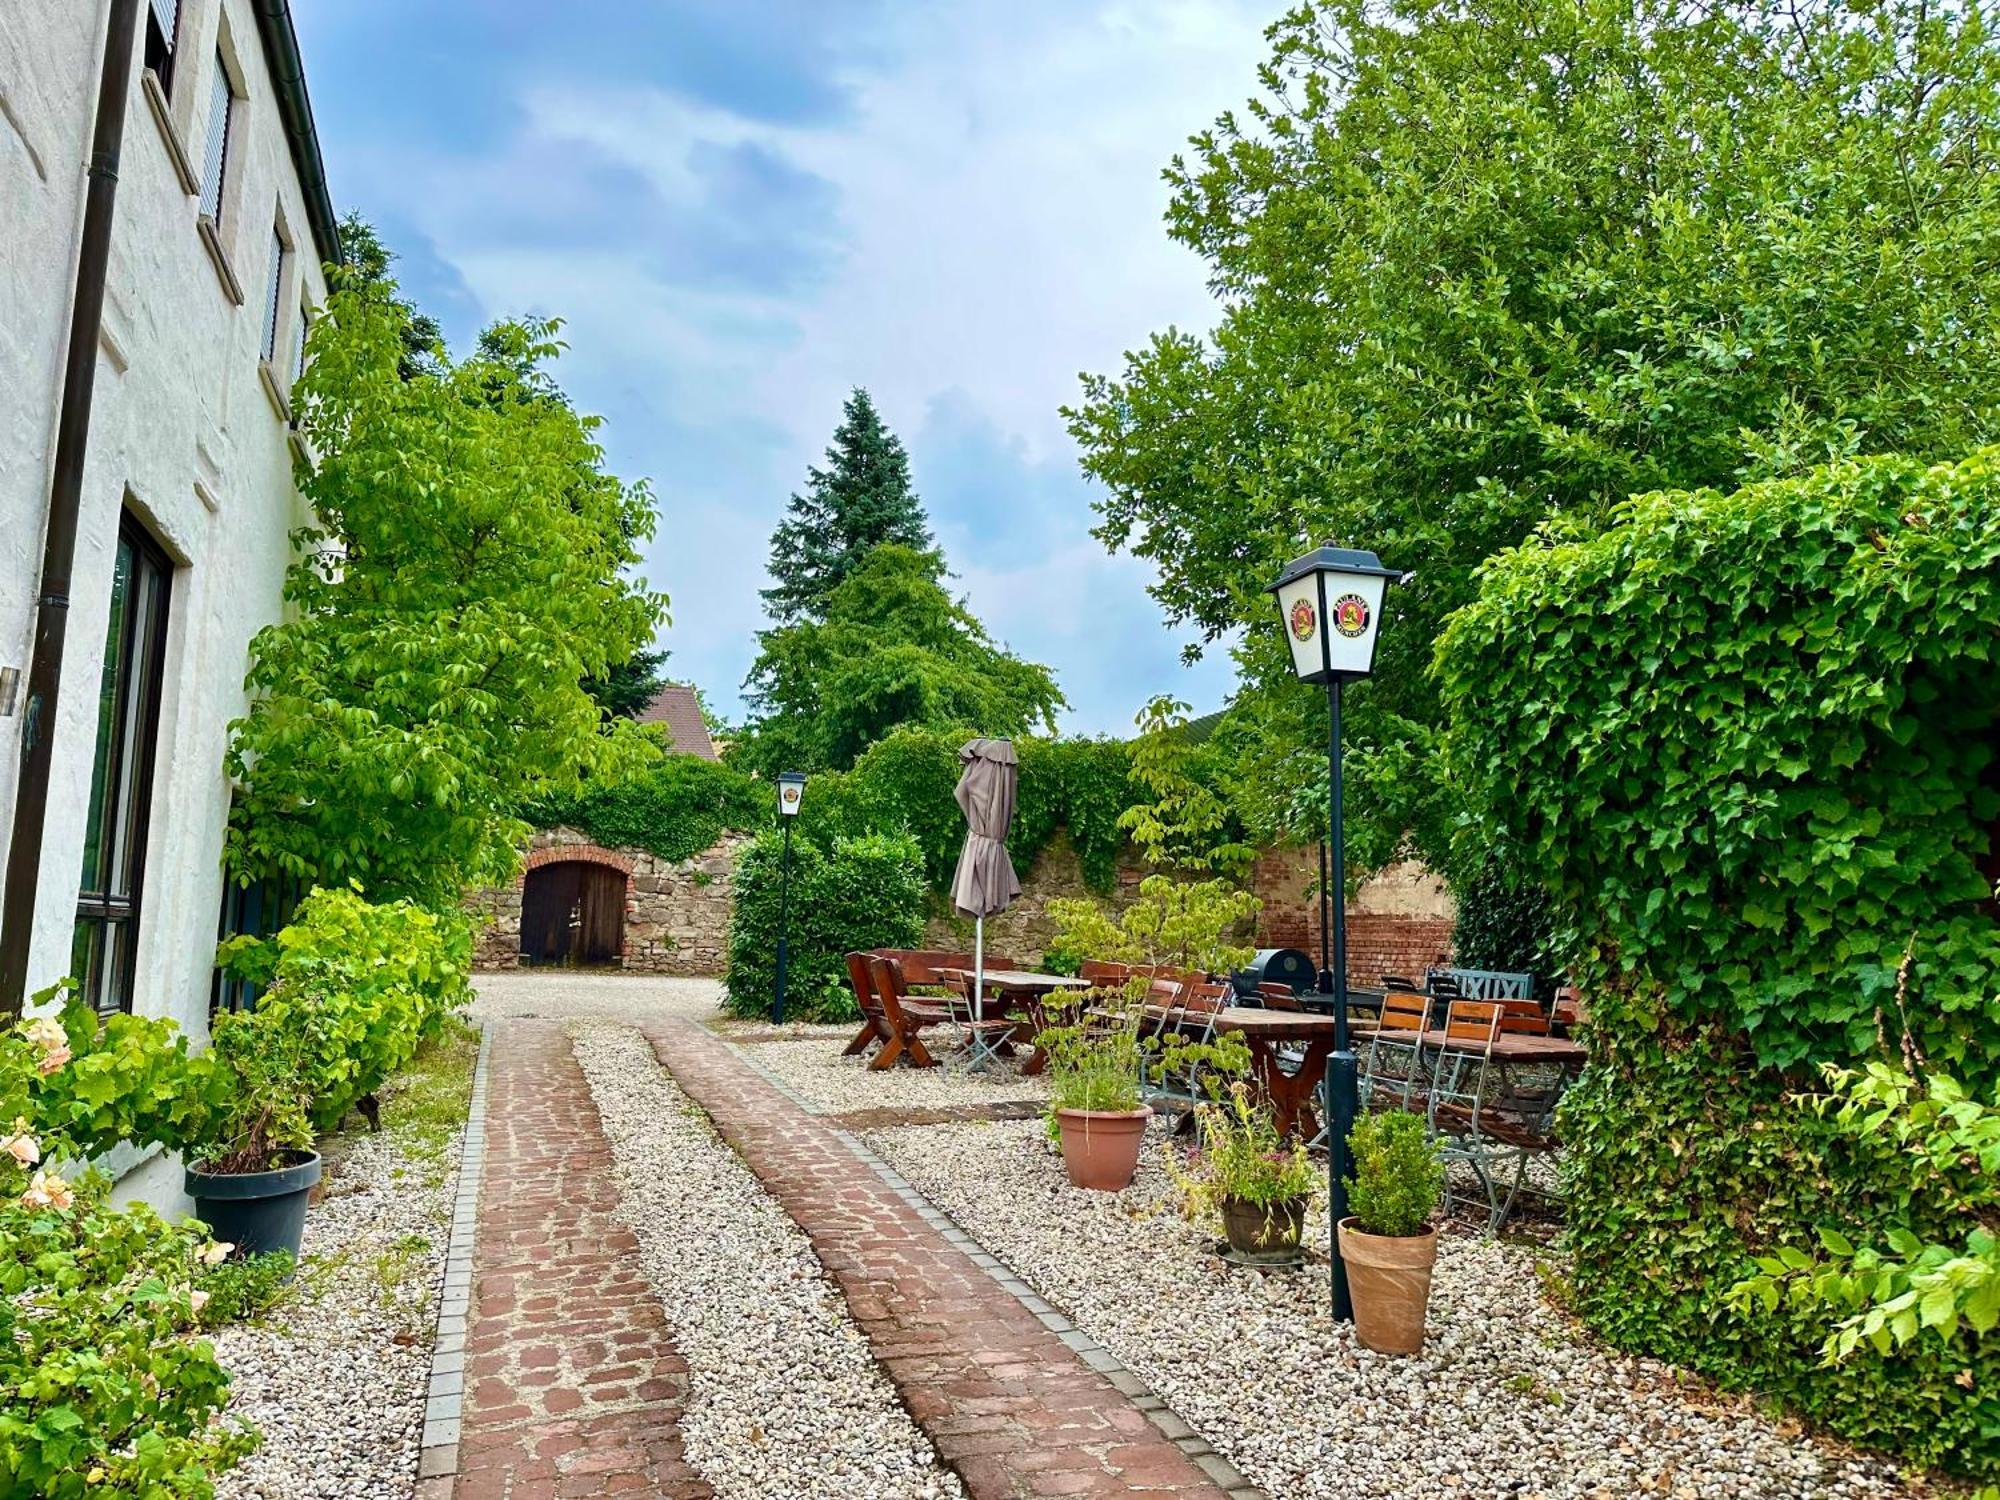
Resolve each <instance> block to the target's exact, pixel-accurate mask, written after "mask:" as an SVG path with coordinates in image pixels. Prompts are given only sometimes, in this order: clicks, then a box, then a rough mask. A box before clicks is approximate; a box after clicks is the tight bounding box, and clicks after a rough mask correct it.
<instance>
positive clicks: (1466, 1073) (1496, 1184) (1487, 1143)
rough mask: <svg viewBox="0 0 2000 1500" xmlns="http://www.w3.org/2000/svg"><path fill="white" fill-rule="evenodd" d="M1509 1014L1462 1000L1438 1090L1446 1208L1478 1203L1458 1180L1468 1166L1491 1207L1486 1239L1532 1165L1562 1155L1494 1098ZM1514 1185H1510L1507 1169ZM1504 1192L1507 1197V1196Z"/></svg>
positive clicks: (1433, 1101) (1434, 1103)
mask: <svg viewBox="0 0 2000 1500" xmlns="http://www.w3.org/2000/svg"><path fill="white" fill-rule="evenodd" d="M1503 1014H1504V1012H1503V1010H1502V1008H1501V1006H1500V1004H1499V1002H1497V1001H1491V1000H1456V1001H1453V1002H1452V1003H1451V1006H1450V1009H1449V1010H1448V1011H1447V1013H1446V1018H1445V1026H1444V1032H1445V1042H1446V1044H1447V1045H1446V1047H1445V1048H1444V1050H1443V1051H1442V1052H1441V1054H1440V1055H1439V1058H1438V1065H1437V1074H1436V1078H1435V1080H1434V1082H1433V1083H1432V1085H1431V1094H1430V1123H1431V1133H1432V1134H1433V1136H1435V1137H1437V1138H1438V1139H1439V1141H1440V1144H1441V1152H1440V1154H1441V1155H1442V1156H1443V1158H1444V1161H1445V1167H1446V1172H1445V1189H1444V1208H1445V1213H1446V1214H1447V1215H1449V1214H1450V1213H1451V1212H1452V1205H1453V1204H1454V1203H1455V1202H1471V1201H1473V1200H1472V1199H1471V1198H1470V1196H1469V1195H1467V1194H1465V1193H1463V1192H1460V1191H1458V1190H1457V1189H1456V1188H1455V1186H1454V1184H1453V1182H1452V1178H1451V1172H1450V1168H1451V1166H1452V1164H1453V1163H1455V1162H1462V1163H1464V1164H1465V1166H1466V1167H1468V1168H1469V1169H1470V1170H1471V1172H1472V1175H1473V1178H1474V1179H1475V1180H1476V1181H1477V1182H1478V1184H1479V1188H1480V1194H1481V1196H1482V1197H1483V1198H1484V1199H1485V1202H1486V1232H1487V1233H1488V1234H1491V1233H1493V1232H1494V1231H1495V1230H1497V1229H1498V1228H1499V1227H1500V1226H1501V1225H1502V1224H1504V1223H1505V1222H1506V1221H1507V1215H1508V1214H1509V1213H1511V1212H1512V1211H1513V1208H1514V1201H1515V1199H1516V1198H1518V1197H1519V1196H1520V1194H1521V1190H1522V1187H1523V1185H1524V1184H1525V1183H1526V1181H1527V1174H1528V1160H1529V1158H1530V1157H1531V1156H1540V1155H1546V1154H1548V1153H1550V1152H1552V1151H1554V1150H1555V1141H1554V1139H1553V1138H1552V1137H1551V1136H1549V1135H1547V1134H1546V1133H1545V1132H1544V1131H1542V1130H1540V1129H1537V1128H1535V1127H1534V1126H1533V1125H1531V1124H1528V1123H1525V1122H1523V1121H1522V1120H1520V1119H1518V1118H1515V1117H1513V1116H1511V1115H1509V1114H1507V1113H1505V1112H1503V1111H1502V1110H1501V1109H1500V1108H1499V1107H1498V1105H1497V1103H1496V1101H1495V1100H1493V1099H1491V1098H1489V1097H1488V1096H1489V1093H1490V1092H1492V1089H1491V1080H1492V1074H1493V1070H1494V1064H1493V1042H1494V1039H1495V1038H1496V1037H1498V1036H1499V1035H1500V1025H1501V1018H1502V1016H1503ZM1510 1164H1511V1166H1512V1167H1513V1175H1512V1179H1511V1181H1504V1182H1503V1178H1504V1177H1505V1174H1506V1172H1507V1168H1508V1166H1509V1165H1510ZM1503 1188H1504V1196H1503Z"/></svg>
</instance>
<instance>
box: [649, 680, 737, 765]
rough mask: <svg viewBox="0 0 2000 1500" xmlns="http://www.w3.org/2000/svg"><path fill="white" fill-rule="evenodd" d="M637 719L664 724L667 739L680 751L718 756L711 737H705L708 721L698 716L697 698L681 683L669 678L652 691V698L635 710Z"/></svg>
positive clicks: (707, 757)
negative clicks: (670, 680) (661, 686)
mask: <svg viewBox="0 0 2000 1500" xmlns="http://www.w3.org/2000/svg"><path fill="white" fill-rule="evenodd" d="M639 722H640V723H641V724H664V725H666V726H667V741H668V743H669V744H670V745H671V746H672V747H673V748H674V749H676V750H679V751H681V752H683V753H684V754H687V755H699V756H700V757H701V758H702V759H703V760H719V759H721V757H720V756H718V755H717V754H716V753H715V741H713V740H711V739H710V738H709V737H708V724H707V723H706V721H704V720H703V718H702V716H701V700H700V699H698V698H696V697H695V695H694V689H693V688H691V687H689V686H687V684H685V683H681V682H670V683H668V684H667V685H666V686H665V687H663V688H661V689H660V690H659V692H657V693H655V694H654V695H653V701H652V702H651V703H648V704H647V705H646V706H645V707H644V708H642V709H640V710H639Z"/></svg>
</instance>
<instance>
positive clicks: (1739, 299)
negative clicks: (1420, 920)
mask: <svg viewBox="0 0 2000 1500" xmlns="http://www.w3.org/2000/svg"><path fill="white" fill-rule="evenodd" d="M1271 35H1272V40H1273V49H1274V50H1273V55H1272V58H1271V61H1270V63H1269V65H1268V66H1267V67H1266V68H1265V69H1264V70H1263V72H1262V75H1261V78H1262V83H1263V89H1264V92H1263V93H1262V95H1261V96H1260V97H1258V98H1257V99H1255V100H1254V101H1253V102H1252V103H1251V104H1250V106H1249V109H1248V112H1247V115H1244V116H1238V115H1235V114H1230V115H1225V116H1223V117H1222V118H1221V119H1220V120H1219V121H1218V122H1217V123H1216V125H1215V126H1214V127H1213V128H1212V129H1210V130H1208V131H1206V132H1204V133H1202V134H1201V135H1199V136H1197V137H1196V138H1195V140H1194V141H1193V149H1192V152H1191V154H1190V155H1189V156H1187V157H1185V158H1177V159H1176V160H1175V162H1174V163H1173V166H1172V167H1171V169H1170V171H1169V178H1170V180H1171V182H1172V185H1173V200H1172V207H1171V209H1170V211H1169V216H1168V222H1169V227H1170V232H1171V233H1172V235H1173V236H1174V238H1176V239H1177V240H1179V241H1180V242H1182V243H1183V244H1185V245H1187V246H1188V247H1190V248H1192V249H1194V250H1195V251H1196V252H1197V253H1199V254H1201V255H1202V256H1203V257H1204V258H1205V259H1206V260H1207V262H1208V264H1209V268H1210V281H1211V284H1212V286H1213V287H1214V289H1215V293H1216V296H1217V298H1218V301H1219V302H1220V303H1221V305H1222V309H1223V310H1222V313H1221V317H1220V321H1219V324H1218V326H1217V327H1216V328H1215V330H1214V332H1213V333H1212V335H1210V336H1209V337H1207V338H1202V337H1197V336H1194V335H1190V334H1188V333H1185V332H1181V331H1178V330H1169V331H1167V332H1164V333H1161V334H1158V335H1156V336H1155V337H1154V338H1153V339H1152V340H1151V341H1150V343H1149V344H1148V345H1147V346H1146V347H1145V348H1144V349H1143V350H1140V351H1139V352H1137V353H1134V354H1132V355H1130V356H1129V357H1128V361H1127V363H1126V367H1125V369H1124V372H1123V373H1122V375H1120V376H1119V377H1118V378H1116V379H1109V378H1102V377H1097V378H1089V379H1087V380H1086V381H1085V389H1084V396H1085V399H1084V401H1083V402H1082V403H1081V404H1080V405H1079V406H1078V407H1076V408H1075V409H1073V410H1071V411H1069V412H1068V416H1069V419H1070V424H1071V430H1072V431H1073V433H1074V434H1075V436H1076V438H1077V440H1078V441H1079V443H1080V444H1081V445H1082V448H1083V451H1084V455H1085V457H1084V467H1085V468H1086V469H1087V470H1088V471H1089V472H1090V473H1091V474H1092V475H1094V476H1095V477H1096V478H1098V479H1099V480H1101V481H1102V482H1103V483H1104V485H1105V486H1106V489H1107V491H1108V494H1107V496H1106V498H1105V499H1104V500H1103V501H1102V502H1101V505H1100V514H1101V524H1100V526H1099V528H1098V533H1097V534H1098V535H1099V536H1100V538H1101V539H1102V540H1104V541H1105V542H1106V543H1107V545H1109V546H1112V547H1114V548H1116V547H1128V548H1130V549H1131V550H1133V551H1134V552H1136V553H1138V554H1139V555H1141V556H1144V557H1146V558H1148V559H1150V560H1151V561H1152V562H1153V563H1154V564H1155V565H1156V566H1157V568H1158V570H1159V582H1158V584H1157V586H1156V588H1155V593H1156V595H1157V597H1158V598H1159V600H1160V602H1161V604H1162V606H1163V607H1164V609H1165V611H1166V613H1167V615H1168V617H1169V618H1170V619H1172V620H1174V621H1176V622H1187V623H1192V624H1194V625H1196V626H1199V627H1200V628H1201V629H1202V630H1203V631H1204V632H1205V633H1206V635H1207V637H1208V638H1209V639H1210V640H1217V639H1220V638H1222V637H1223V636H1224V635H1225V633H1228V632H1231V631H1232V630H1235V629H1237V628H1239V627H1244V626H1247V627H1248V633H1247V637H1246V640H1245V644H1244V645H1243V647H1242V648H1241V652H1240V661H1241V666H1242V668H1243V670H1244V673H1245V675H1246V677H1247V679H1248V681H1249V684H1250V691H1249V694H1248V696H1249V697H1250V698H1251V699H1252V700H1253V708H1252V712H1254V713H1255V714H1256V715H1257V716H1258V717H1260V718H1261V719H1262V720H1263V725H1264V728H1265V730H1266V734H1265V737H1264V739H1265V746H1266V753H1265V754H1264V756H1263V757H1262V760H1261V762H1260V763H1259V764H1258V765H1257V766H1256V767H1255V768H1254V769H1256V770H1257V772H1258V773H1259V774H1262V775H1266V776H1270V777H1273V778H1278V779H1279V780H1280V782H1281V784H1280V785H1278V786H1276V787H1274V788H1271V789H1270V790H1268V791H1267V792H1266V793H1264V794H1263V796H1262V798H1261V799H1260V800H1261V803H1262V805H1263V806H1264V808H1265V809H1266V810H1267V811H1268V812H1272V813H1275V812H1277V811H1278V810H1280V809H1282V808H1283V807H1284V806H1285V805H1286V804H1287V803H1288V801H1290V800H1291V799H1290V798H1289V796H1288V792H1287V787H1286V786H1285V785H1284V784H1282V783H1283V782H1285V781H1290V782H1291V784H1292V785H1293V786H1301V785H1305V784H1307V783H1308V782H1309V781H1310V779H1311V777H1312V775H1313V773H1314V771H1313V767H1312V766H1311V764H1310V760H1311V757H1310V756H1309V755H1306V756H1294V755H1291V754H1289V753H1286V751H1287V749H1288V748H1289V747H1290V746H1293V745H1298V746H1302V747H1304V748H1305V749H1307V750H1310V749H1311V747H1312V746H1313V745H1314V742H1315V739H1316V738H1318V739H1322V740H1323V736H1324V725H1325V715H1324V709H1323V708H1322V707H1321V705H1320V704H1319V703H1318V701H1317V695H1316V694H1315V693H1313V692H1312V691H1311V690H1310V689H1303V688H1300V687H1298V686H1297V685H1296V684H1294V683H1293V682H1292V681H1291V680H1290V677H1289V672H1288V669H1287V667H1286V665H1285V663H1284V657H1283V647H1282V644H1281V642H1280V641H1279V639H1278V634H1277V631H1276V630H1275V628H1273V626H1272V624H1271V622H1270V615H1269V611H1270V606H1269V602H1268V600H1267V599H1266V598H1265V597H1264V596H1263V594H1262V593H1261V592H1260V590H1261V589H1262V588H1263V586H1264V585H1265V584H1266V583H1268V582H1269V580H1270V579H1271V578H1272V577H1273V576H1275V574H1276V572H1277V571H1278V568H1279V567H1280V565H1281V564H1282V563H1283V562H1284V561H1285V560H1286V559H1287V558H1289V557H1291V556H1293V555H1296V554H1297V553H1299V552H1300V551H1302V550H1304V548H1305V546H1306V545H1307V543H1308V542H1318V541H1321V540H1330V541H1345V542H1351V543H1355V544H1359V545H1365V546H1369V547H1372V548H1374V549H1375V550H1376V551H1378V552H1379V553H1380V554H1381V555H1382V557H1383V558H1384V559H1385V560H1386V561H1388V562H1390V563H1392V564H1394V565H1397V566H1400V567H1405V568H1414V569H1415V570H1416V574H1417V576H1416V579H1415V581H1414V582H1412V583H1411V584H1409V585H1408V586H1406V587H1403V588H1399V589H1396V590H1393V591H1392V593H1391V596H1390V603H1389V609H1390V615H1389V617H1388V618H1387V620H1386V621H1385V623H1384V626H1383V629H1382V645H1381V653H1380V658H1379V660H1378V663H1377V673H1376V677H1375V679H1374V680H1373V681H1372V682H1371V683H1369V684H1367V685H1366V686H1364V687H1362V688H1359V689H1357V690H1356V691H1354V692H1353V693H1352V694H1350V698H1349V704H1348V707H1349V720H1350V724H1349V746H1350V750H1351V752H1352V754H1351V757H1350V762H1349V765H1350V770H1351V772H1352V778H1353V779H1352V789H1351V795H1352V798H1353V802H1352V805H1351V808H1350V830H1351V833H1352V835H1353V837H1354V841H1355V846H1356V848H1357V849H1362V850H1368V851H1370V852H1371V853H1372V854H1373V855H1374V856H1376V857H1384V858H1385V857H1387V856H1388V854H1389V853H1391V852H1393V850H1394V847H1395V845H1396V843H1397V842H1398V840H1399V839H1401V838H1402V837H1403V836H1404V834H1405V833H1406V832H1410V833H1412V834H1413V836H1414V837H1415V838H1416V840H1417V842H1418V843H1419V844H1420V845H1421V846H1422V852H1424V853H1425V854H1426V855H1427V856H1430V857H1433V858H1435V859H1436V860H1437V862H1438V863H1439V864H1440V866H1441V867H1442V865H1443V863H1444V860H1443V859H1442V857H1441V856H1442V853H1443V850H1442V845H1443V844H1444V842H1445V841H1446V838H1447V836H1448V832H1449V829H1450V827H1451V825H1452V823H1453V822H1454V821H1455V816H1456V811H1455V807H1454V805H1453V799H1452V797H1451V795H1450V793H1449V790H1448V789H1446V788H1442V787H1440V785H1439V783H1438V781H1437V778H1436V776H1435V774H1434V771H1433V770H1432V768H1433V767H1434V766H1435V764H1436V761H1437V757H1436V756H1435V754H1434V753H1433V749H1434V740H1435V735H1436V729H1437V726H1438V724H1439V723H1440V721H1441V720H1440V711H1439V707H1438V702H1437V688H1436V685H1435V683H1434V682H1433V680H1432V678H1431V676H1430V674H1429V670H1428V669H1429V664H1430V657H1431V648H1432V641H1433V639H1434V637H1435V635H1436V633H1437V630H1438V627H1439V623H1440V622H1441V621H1442V620H1443V618H1444V617H1445V616H1446V615H1447V614H1448V613H1450V612H1451V611H1452V610H1453V609H1455V608H1457V607H1458V606H1459V605H1461V604H1463V603H1464V602H1466V600H1467V599H1468V598H1469V597H1470V595H1471V588H1472V584H1471V579H1472V574H1473V571H1474V569H1475V568H1476V567H1477V566H1478V565H1479V563H1480V562H1481V561H1482V560H1483V559H1484V558H1486V557H1487V556H1489V555H1490V554H1492V553H1493V552H1495V551H1496V550H1498V549H1500V548H1502V547H1504V546H1507V545H1510V544H1512V543H1515V542H1518V541H1520V540H1522V539H1523V538H1524V537H1526V536H1527V535H1528V534H1529V533H1530V532H1531V531H1532V529H1533V528H1534V527H1535V526H1536V524H1538V523H1539V522H1540V521H1541V520H1542V519H1543V518H1544V517H1546V516H1549V515H1551V514H1566V515H1569V516H1572V517H1573V518H1575V520H1576V521H1577V523H1578V524H1580V525H1584V526H1590V525H1594V524H1597V523H1598V522H1599V521H1600V520H1601V518H1602V516H1603V515H1604V513H1605V511H1606V509H1607V508H1608V507H1609V506H1610V505H1612V504H1614V503H1616V502H1617V501H1619V500H1622V499H1623V498H1624V497H1626V496H1628V495H1630V494H1633V493H1637V492H1643V491H1648V490H1653V489H1661V488H1691V487H1699V486H1704V485H1716V486H1720V487H1723V488H1734V487H1736V486H1737V485H1739V484H1741V483H1744V482H1748V481H1752V480H1757V479H1761V478H1767V477H1773V476H1783V475H1788V474H1791V473H1795V472H1798V471H1801V470H1802V469H1804V468H1806V467H1809V466H1810V465H1812V464H1814V463H1816V462H1820V461H1824V460H1826V459H1828V458H1830V457H1838V456H1843V455H1850V454H1855V453H1861V452H1868V451H1880V450H1901V451H1904V452H1907V453H1910V454H1914V455H1917V456H1922V457H1946V456H1955V455H1958V454H1962V453H1964V452H1965V451H1967V450H1968V449H1969V448H1971V447H1972V446H1974V445H1975V444H1976V443H1977V442H1979V441H1981V440H1982V439H1985V438H1987V437H1989V436H1990V435H1992V434H1993V433H1994V432H1995V428H1996V423H1995V413H1996V402H2000V378H1996V377H2000V339H1996V338H1995V337H1994V336H1993V335H1994V331H1995V306H1996V291H2000V262H1996V260H1995V258H1994V256H1993V254H1992V251H1991V246H1992V245H1993V244H1994V243H1995V234H1996V231H2000V173H1996V172H1995V171H1994V170H1993V167H1994V163H1995V148H1996V123H2000V94H1997V93H1996V80H1997V79H2000V52H1996V49H1994V48H1993V47H1992V46H1991V45H1990V39H1989V37H1988V35H1987V32H1986V25H1985V19H1984V12H1983V11H1981V10H1980V9H1979V8H1977V7H1951V6H1931V5H1923V4H1920V3H1914V0H1854V3H1845V0H1843V3H1839V4H1835V3H1832V0H1805V3H1793V0H1749V3H1743V0H1737V3H1728V4H1723V5H1713V6H1712V5H1696V4H1689V3H1679V0H1388V3H1373V4H1371V3H1368V0H1313V3H1308V4H1302V5H1299V6H1296V7H1295V8H1294V9H1293V10H1292V11H1290V12H1289V13H1288V14H1287V15H1286V16H1285V17H1284V18H1283V19H1282V20H1280V21H1279V22H1278V23H1277V25H1276V26H1275V27H1274V28H1273V30H1272V33H1271ZM1487 711H1488V712H1491V713H1495V714H1508V713H1516V712H1521V711H1523V706H1522V705H1520V704H1518V703H1506V702H1494V703H1490V704H1488V705H1487Z"/></svg>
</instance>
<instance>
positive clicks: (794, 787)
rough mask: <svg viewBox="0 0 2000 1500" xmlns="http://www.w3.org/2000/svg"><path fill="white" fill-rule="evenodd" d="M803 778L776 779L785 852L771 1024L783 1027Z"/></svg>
mask: <svg viewBox="0 0 2000 1500" xmlns="http://www.w3.org/2000/svg"><path fill="white" fill-rule="evenodd" d="M805 795H806V778H805V776H804V775H803V774H802V773H801V772H798V771H784V772H781V773H780V774H779V776H778V821H779V822H780V823H783V824H784V825H785V852H784V854H783V856H782V857H781V859H780V862H779V867H778V986H777V992H776V993H775V994H773V995H772V996H771V1024H772V1025H773V1026H782V1025H784V1024H785V961H786V960H787V959H788V958H789V957H790V956H791V955H790V953H789V951H788V949H789V947H790V939H791V925H792V820H793V819H794V818H796V817H798V815H799V803H801V802H802V801H804V800H805Z"/></svg>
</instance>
